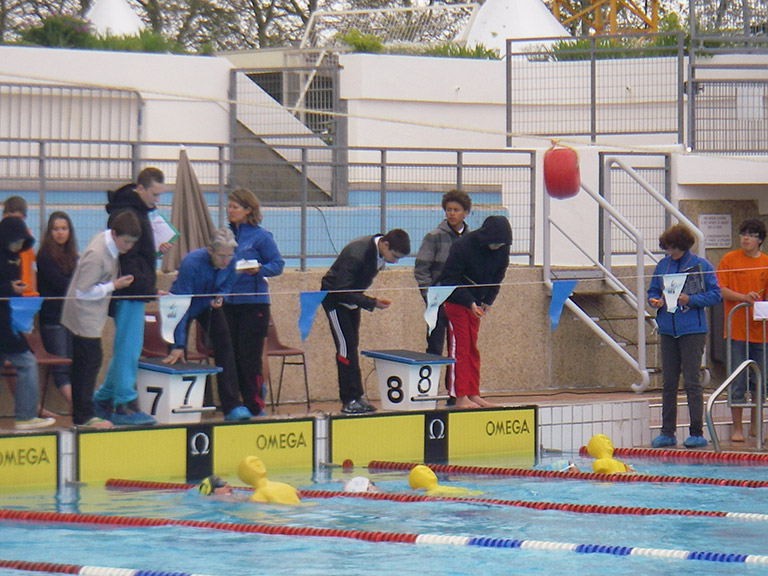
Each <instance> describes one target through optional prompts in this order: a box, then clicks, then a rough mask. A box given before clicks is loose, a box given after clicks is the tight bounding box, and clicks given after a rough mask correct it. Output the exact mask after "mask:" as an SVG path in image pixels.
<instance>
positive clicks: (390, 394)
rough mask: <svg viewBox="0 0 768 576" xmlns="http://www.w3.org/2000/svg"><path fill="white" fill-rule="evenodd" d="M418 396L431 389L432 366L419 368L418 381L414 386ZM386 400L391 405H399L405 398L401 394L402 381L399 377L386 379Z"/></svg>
mask: <svg viewBox="0 0 768 576" xmlns="http://www.w3.org/2000/svg"><path fill="white" fill-rule="evenodd" d="M416 389H417V390H418V391H419V394H428V393H429V391H430V390H431V389H432V366H430V365H425V366H421V367H420V368H419V381H418V383H417V384H416ZM387 398H388V399H389V401H390V402H392V404H399V403H400V402H402V401H403V399H404V398H405V394H404V393H403V381H402V379H401V378H400V377H399V376H390V377H389V378H387Z"/></svg>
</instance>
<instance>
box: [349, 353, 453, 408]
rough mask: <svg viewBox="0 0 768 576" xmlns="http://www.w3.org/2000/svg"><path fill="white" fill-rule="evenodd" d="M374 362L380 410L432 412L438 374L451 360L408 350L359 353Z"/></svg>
mask: <svg viewBox="0 0 768 576" xmlns="http://www.w3.org/2000/svg"><path fill="white" fill-rule="evenodd" d="M360 353H361V354H362V355H363V356H368V357H370V358H373V359H374V364H375V366H376V374H377V375H378V378H379V392H380V393H381V407H382V408H383V409H384V410H434V409H435V408H436V407H437V401H438V400H445V399H447V398H448V397H447V396H438V394H437V392H438V388H439V386H440V371H441V367H442V366H443V365H444V364H453V363H454V362H455V360H454V359H453V358H444V357H442V356H438V355H436V354H425V353H424V352H411V351H410V350H362V351H361V352H360Z"/></svg>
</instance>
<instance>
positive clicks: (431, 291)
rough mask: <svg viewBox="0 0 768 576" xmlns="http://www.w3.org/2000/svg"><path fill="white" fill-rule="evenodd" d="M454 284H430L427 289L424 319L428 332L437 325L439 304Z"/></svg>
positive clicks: (452, 288)
mask: <svg viewBox="0 0 768 576" xmlns="http://www.w3.org/2000/svg"><path fill="white" fill-rule="evenodd" d="M455 289H456V286H430V287H429V288H428V289H427V309H426V310H424V320H426V322H427V326H429V333H430V334H432V330H434V329H435V326H437V312H438V310H439V309H440V305H441V304H442V303H443V302H445V301H446V300H447V299H448V296H450V295H451V294H452V293H453V291H454V290H455Z"/></svg>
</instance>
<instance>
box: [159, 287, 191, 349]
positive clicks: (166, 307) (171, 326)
mask: <svg viewBox="0 0 768 576" xmlns="http://www.w3.org/2000/svg"><path fill="white" fill-rule="evenodd" d="M158 300H159V302H160V304H159V308H160V334H162V336H163V340H165V341H166V342H168V344H174V343H175V341H174V338H173V332H174V330H176V326H178V325H179V322H181V319H182V318H184V314H186V312H187V310H188V309H189V305H190V304H191V303H192V296H176V295H175V294H169V295H167V296H160V298H158Z"/></svg>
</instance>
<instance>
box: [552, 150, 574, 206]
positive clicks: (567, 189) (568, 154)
mask: <svg viewBox="0 0 768 576" xmlns="http://www.w3.org/2000/svg"><path fill="white" fill-rule="evenodd" d="M580 187H581V176H580V174H579V155H578V154H577V153H576V150H574V149H573V148H568V147H567V146H558V145H554V146H552V148H550V149H549V150H547V151H546V152H545V153H544V188H545V189H546V191H547V194H549V195H550V196H551V197H552V198H557V199H560V200H563V199H565V198H572V197H573V196H576V194H578V193H579V188H580Z"/></svg>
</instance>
